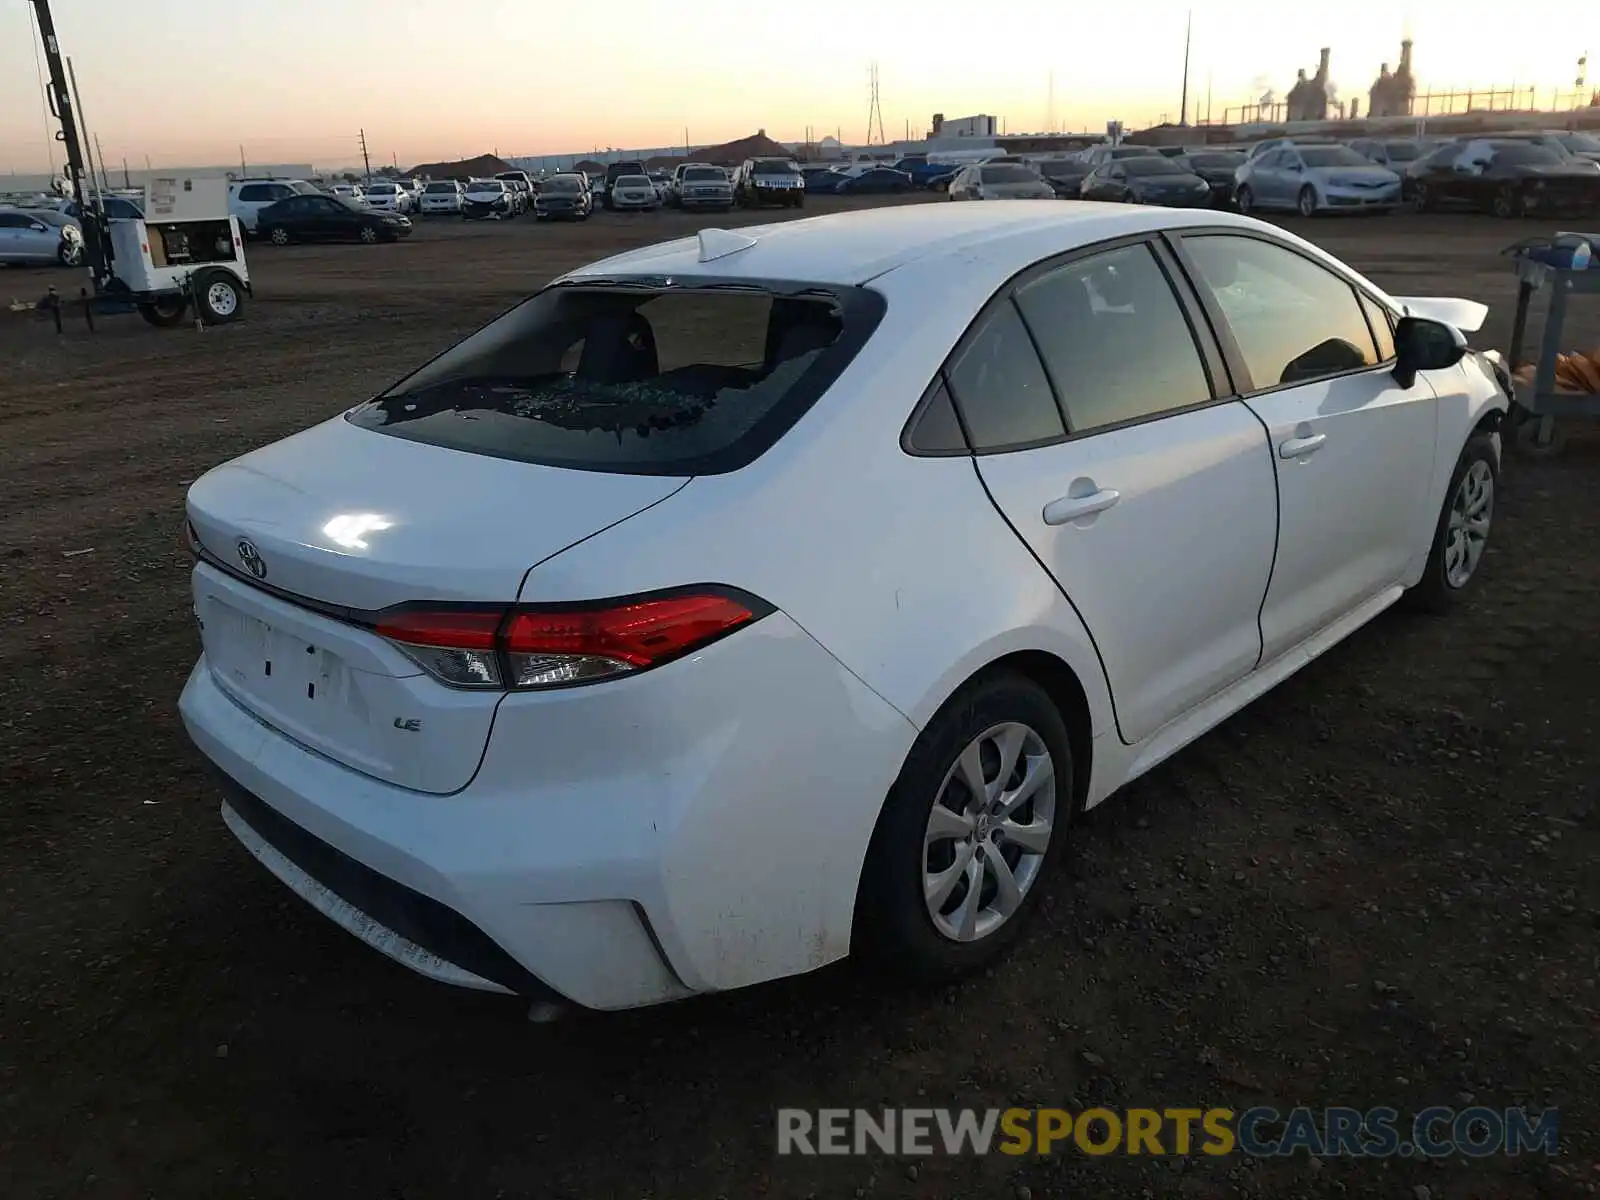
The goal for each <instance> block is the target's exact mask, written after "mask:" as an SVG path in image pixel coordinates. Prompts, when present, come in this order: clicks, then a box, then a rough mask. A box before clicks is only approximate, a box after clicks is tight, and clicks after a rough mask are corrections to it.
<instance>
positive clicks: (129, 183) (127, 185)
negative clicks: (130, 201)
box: [122, 155, 133, 191]
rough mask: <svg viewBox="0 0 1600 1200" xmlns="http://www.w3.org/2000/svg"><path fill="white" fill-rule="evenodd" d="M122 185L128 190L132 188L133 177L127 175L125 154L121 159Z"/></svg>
mask: <svg viewBox="0 0 1600 1200" xmlns="http://www.w3.org/2000/svg"><path fill="white" fill-rule="evenodd" d="M122 186H123V187H125V188H127V189H128V190H130V191H132V190H133V179H132V178H131V177H130V176H129V175H128V159H127V156H126V155H124V156H123V159H122Z"/></svg>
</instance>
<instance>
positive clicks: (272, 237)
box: [267, 225, 289, 246]
mask: <svg viewBox="0 0 1600 1200" xmlns="http://www.w3.org/2000/svg"><path fill="white" fill-rule="evenodd" d="M267 241H269V242H271V243H272V244H273V245H274V246H287V245H288V244H289V231H288V230H287V229H285V228H284V227H283V226H282V225H274V226H273V227H272V228H271V229H269V230H267Z"/></svg>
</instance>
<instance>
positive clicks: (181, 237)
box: [104, 178, 251, 325]
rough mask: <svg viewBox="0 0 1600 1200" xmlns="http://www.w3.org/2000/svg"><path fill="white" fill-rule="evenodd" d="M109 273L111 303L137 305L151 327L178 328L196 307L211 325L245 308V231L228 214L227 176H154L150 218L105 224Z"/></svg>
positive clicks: (147, 208)
mask: <svg viewBox="0 0 1600 1200" xmlns="http://www.w3.org/2000/svg"><path fill="white" fill-rule="evenodd" d="M104 228H105V235H106V240H107V242H108V243H109V250H110V254H109V256H108V257H109V258H110V262H109V263H108V264H107V266H108V268H109V273H110V276H111V279H110V282H109V283H108V284H107V286H106V288H105V292H104V294H105V296H106V297H107V298H113V297H115V298H121V299H125V300H127V301H129V302H130V303H132V304H133V305H135V306H136V307H137V308H138V310H139V315H140V316H142V317H143V318H144V319H145V320H146V321H148V322H150V324H152V325H177V324H179V323H180V322H181V321H182V320H183V319H184V315H185V314H186V313H187V312H188V311H189V307H190V305H193V306H194V309H195V313H196V315H197V316H198V317H199V319H200V320H201V321H203V322H204V323H205V324H207V325H226V324H227V323H228V322H230V321H234V320H237V319H238V317H239V314H240V313H241V312H243V311H244V302H245V297H246V296H248V295H250V294H251V292H250V269H249V267H248V266H247V265H246V264H245V258H244V231H243V230H242V229H241V228H240V227H239V222H238V220H237V219H236V218H234V217H232V216H230V215H229V213H228V182H227V180H225V179H190V178H172V179H154V180H151V181H150V182H149V183H147V184H146V185H145V189H144V219H143V220H137V221H135V220H127V221H108V222H106V223H105V227H104Z"/></svg>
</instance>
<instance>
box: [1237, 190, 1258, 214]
mask: <svg viewBox="0 0 1600 1200" xmlns="http://www.w3.org/2000/svg"><path fill="white" fill-rule="evenodd" d="M1233 205H1234V207H1235V208H1237V209H1238V210H1239V212H1240V213H1242V214H1243V215H1244V216H1247V217H1248V216H1249V215H1250V214H1251V213H1252V212H1254V211H1255V205H1256V197H1255V193H1254V192H1252V191H1251V190H1250V187H1249V185H1248V184H1244V185H1241V186H1240V188H1239V190H1238V191H1236V192H1235V193H1234V194H1233Z"/></svg>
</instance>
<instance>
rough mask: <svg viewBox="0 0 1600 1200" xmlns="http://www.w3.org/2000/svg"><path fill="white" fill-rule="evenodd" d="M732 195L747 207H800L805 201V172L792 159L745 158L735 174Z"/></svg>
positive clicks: (737, 201)
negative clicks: (801, 171)
mask: <svg viewBox="0 0 1600 1200" xmlns="http://www.w3.org/2000/svg"><path fill="white" fill-rule="evenodd" d="M733 196H734V200H735V202H736V203H738V204H741V205H743V206H745V207H746V208H760V207H761V206H762V205H766V204H776V205H780V206H782V207H784V208H799V207H800V206H801V205H803V204H804V203H805V202H806V181H805V176H804V175H802V174H801V173H800V167H799V165H798V164H797V163H796V162H795V161H794V160H793V159H789V158H747V159H745V160H744V162H743V163H742V164H741V165H740V167H739V170H738V173H737V174H736V175H735V176H734V180H733Z"/></svg>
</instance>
